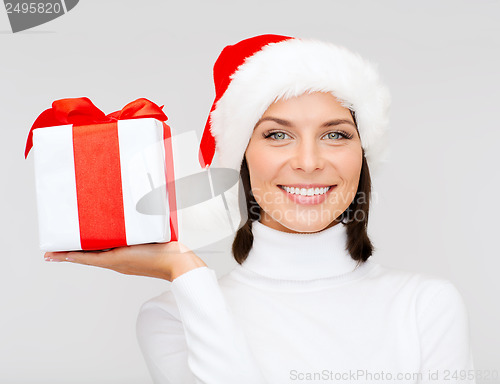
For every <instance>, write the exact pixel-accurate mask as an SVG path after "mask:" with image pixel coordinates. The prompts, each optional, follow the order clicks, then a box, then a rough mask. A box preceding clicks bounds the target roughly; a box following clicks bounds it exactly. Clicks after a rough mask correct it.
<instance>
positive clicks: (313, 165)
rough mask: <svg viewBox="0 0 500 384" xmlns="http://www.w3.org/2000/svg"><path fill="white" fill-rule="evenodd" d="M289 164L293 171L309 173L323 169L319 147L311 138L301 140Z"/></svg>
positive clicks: (322, 157) (323, 162)
mask: <svg viewBox="0 0 500 384" xmlns="http://www.w3.org/2000/svg"><path fill="white" fill-rule="evenodd" d="M290 164H291V166H292V167H293V169H296V170H302V171H304V172H308V173H309V172H314V171H315V170H317V169H323V167H324V165H325V159H324V156H323V154H322V151H321V148H320V146H319V145H318V143H317V142H316V141H315V140H314V139H312V138H311V139H305V140H301V142H300V143H298V145H297V146H296V148H295V152H294V154H293V157H292V159H291V161H290Z"/></svg>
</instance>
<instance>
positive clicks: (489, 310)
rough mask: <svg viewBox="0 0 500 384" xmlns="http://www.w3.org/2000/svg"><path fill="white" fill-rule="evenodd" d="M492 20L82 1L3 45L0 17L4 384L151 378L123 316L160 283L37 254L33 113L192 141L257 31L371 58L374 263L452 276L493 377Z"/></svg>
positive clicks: (214, 263)
mask: <svg viewBox="0 0 500 384" xmlns="http://www.w3.org/2000/svg"><path fill="white" fill-rule="evenodd" d="M499 15H500V2H499V1H498V0H495V1H492V0H489V1H487V0H483V1H475V2H472V1H463V0H462V1H457V0H454V1H428V0H426V1H418V2H407V1H397V0H394V1H389V0H386V1H372V0H366V1H361V0H358V1H350V2H347V1H332V0H324V1H319V0H312V1H308V2H306V1H303V0H302V1H296V0H293V1H292V0H286V1H274V2H270V1H262V0H257V1H255V0H254V1H252V2H244V3H243V2H236V1H201V0H200V1H183V2H180V1H177V2H175V3H174V2H168V1H153V0H142V1H125V0H120V1H117V0H116V1H103V0H85V1H81V2H80V3H79V4H78V6H77V7H75V8H74V9H73V10H72V11H71V12H69V13H68V14H67V15H65V16H63V17H60V18H58V19H56V20H54V21H52V22H50V23H47V24H45V25H42V26H39V27H36V28H34V29H32V30H28V31H25V32H21V33H17V34H12V33H11V31H10V26H9V24H8V19H7V14H6V13H5V11H4V9H0V55H1V56H0V58H1V60H0V129H1V138H0V164H1V165H0V166H1V179H0V180H1V186H2V188H1V189H0V208H1V210H0V212H1V213H0V236H1V239H0V240H1V245H2V251H1V257H2V260H1V268H0V310H1V316H0V383H51V384H56V383H65V384H67V383H96V384H104V383H120V384H128V383H130V384H132V383H148V382H151V380H150V378H149V374H148V372H147V369H146V366H145V364H144V362H143V360H142V355H141V353H140V351H139V348H138V345H137V342H136V338H135V320H136V316H137V313H138V310H139V307H140V305H141V304H142V303H143V302H144V301H146V300H148V299H149V298H151V297H152V296H155V295H157V294H159V293H161V292H162V291H164V290H166V289H168V287H169V283H168V282H166V281H161V280H157V279H150V278H145V277H135V276H126V275H120V274H118V273H116V272H113V271H108V270H100V269H98V268H94V267H86V266H81V265H73V264H68V263H59V264H56V263H52V264H51V263H47V262H45V261H44V260H43V254H42V253H41V252H40V251H39V250H38V237H37V236H38V234H37V233H38V232H37V231H38V228H37V221H36V220H37V218H36V204H35V190H34V174H33V160H32V159H31V158H28V160H26V161H25V160H24V158H23V152H24V145H25V140H26V136H27V133H28V130H29V128H30V126H31V124H32V122H33V121H34V119H35V118H36V117H37V116H38V114H39V113H40V112H41V111H43V110H44V109H46V108H48V107H49V106H50V103H51V102H52V100H55V99H59V98H64V97H79V96H87V97H89V98H91V100H93V101H94V103H95V104H96V105H97V106H98V107H99V108H101V109H102V110H104V111H105V112H111V111H114V110H116V109H119V108H121V107H122V106H124V105H125V104H126V103H128V102H130V101H132V100H134V99H136V98H138V97H146V98H149V99H151V100H153V101H155V102H157V103H159V104H165V111H166V113H167V115H168V116H169V117H170V119H169V123H170V125H171V126H172V127H173V128H174V129H175V130H177V132H180V131H187V130H191V129H195V130H196V131H197V132H198V133H199V137H201V132H202V129H203V126H204V124H205V120H206V117H207V113H208V111H209V109H210V106H211V103H212V100H213V95H214V92H213V84H212V77H211V76H212V64H213V62H214V61H215V59H216V57H217V55H218V53H219V52H220V50H221V49H222V48H223V47H224V46H225V45H226V44H229V43H234V42H237V41H239V40H240V39H243V38H246V37H250V36H253V35H256V34H261V33H278V34H288V35H292V36H298V37H314V38H320V39H324V40H329V41H333V42H336V43H338V44H342V45H345V46H347V47H349V48H350V49H352V50H354V51H358V52H359V53H360V54H362V55H363V56H364V57H366V58H368V59H369V60H371V61H373V62H375V63H378V65H379V68H380V71H381V74H382V76H383V78H384V79H385V81H386V82H387V84H388V85H389V87H390V89H391V91H392V95H393V107H392V119H391V121H392V124H391V125H392V132H391V145H392V156H391V162H390V163H388V164H387V166H386V167H385V168H384V169H383V171H382V172H381V173H379V174H378V175H377V176H376V178H375V180H374V188H375V191H374V200H373V209H372V213H371V218H370V225H369V232H370V235H371V237H372V240H373V242H374V244H375V246H376V248H377V252H376V254H375V256H374V259H375V260H376V261H378V262H380V263H382V264H385V265H389V266H393V267H397V268H401V269H405V270H411V271H418V272H424V273H429V274H434V275H439V276H442V277H445V278H447V279H450V280H451V281H452V282H453V283H454V284H455V285H456V286H457V288H458V289H459V290H460V292H461V293H462V295H463V297H464V300H465V302H466V304H467V307H468V310H469V317H470V325H471V337H472V347H473V351H474V356H475V365H476V368H477V369H480V370H494V369H496V370H500V363H499V359H498V355H499V353H498V346H499V345H500V334H499V330H498V324H500V311H499V308H498V302H499V301H498V297H497V295H498V292H500V289H499V288H500V279H498V270H499V267H500V261H499V259H498V256H499V251H498V249H499V248H498V245H497V244H498V243H497V242H498V238H499V236H498V229H499V225H498V222H499V217H500V208H499V204H498V188H499V186H500V183H499V181H500V180H499V176H498V171H497V167H498V164H499V158H498V157H499V155H498V152H499V151H498V143H499V142H500V133H499V132H500V131H499V123H498V119H497V116H498V105H499V102H500V97H499V91H498V89H499V86H500V76H499V74H498V69H499V68H500V52H499V48H500V46H499V42H500V26H499V24H498V18H499ZM229 246H230V239H228V240H227V241H222V242H220V243H218V244H215V245H214V246H212V247H209V249H207V250H206V251H207V252H200V255H201V256H202V257H203V258H204V259H205V260H206V261H207V263H208V264H209V265H210V266H211V267H213V268H215V269H216V271H217V274H218V275H219V276H220V275H222V274H223V273H225V272H227V271H228V270H229V269H230V268H231V267H232V266H233V265H234V264H233V262H232V261H231V258H230V256H229V255H228V254H227V252H226V253H224V252H223V251H224V250H229ZM216 251H221V252H219V253H217V252H216ZM325 368H328V367H325ZM478 382H481V380H478ZM490 382H492V381H490Z"/></svg>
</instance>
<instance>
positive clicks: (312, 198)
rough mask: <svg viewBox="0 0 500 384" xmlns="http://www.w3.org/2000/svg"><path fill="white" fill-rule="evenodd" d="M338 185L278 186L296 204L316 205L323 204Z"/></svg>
mask: <svg viewBox="0 0 500 384" xmlns="http://www.w3.org/2000/svg"><path fill="white" fill-rule="evenodd" d="M336 186H337V185H336V184H335V185H278V187H279V188H280V189H281V190H282V191H283V192H284V193H285V194H286V195H287V197H288V198H289V199H290V200H292V201H293V202H294V203H297V204H301V205H315V204H321V203H323V202H324V201H325V200H326V198H327V195H328V193H329V192H331V191H332V190H333V189H335V187H336Z"/></svg>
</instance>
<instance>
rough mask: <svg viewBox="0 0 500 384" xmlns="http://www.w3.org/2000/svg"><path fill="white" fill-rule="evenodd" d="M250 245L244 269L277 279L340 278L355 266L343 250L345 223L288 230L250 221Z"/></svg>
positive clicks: (243, 264)
mask: <svg viewBox="0 0 500 384" xmlns="http://www.w3.org/2000/svg"><path fill="white" fill-rule="evenodd" d="M252 232H253V235H254V240H253V246H252V249H251V250H250V253H249V254H248V257H247V258H246V260H245V261H244V262H243V263H242V264H241V267H243V268H244V269H247V270H250V271H252V272H255V273H257V274H259V275H261V276H265V277H269V278H272V279H280V280H293V281H310V280H317V279H325V278H331V277H340V276H342V275H345V274H348V273H349V272H352V271H354V270H355V269H356V264H357V263H356V261H355V260H353V259H352V258H351V256H350V254H349V252H348V251H347V250H346V249H345V247H346V244H347V243H346V242H347V233H346V228H345V225H344V224H342V223H338V224H336V225H334V226H333V227H330V228H327V229H324V230H322V231H320V232H315V233H288V232H282V231H279V230H276V229H273V228H270V227H268V226H266V225H264V224H262V223H260V222H258V221H255V222H253V223H252Z"/></svg>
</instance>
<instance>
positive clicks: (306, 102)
mask: <svg viewBox="0 0 500 384" xmlns="http://www.w3.org/2000/svg"><path fill="white" fill-rule="evenodd" d="M277 113H278V114H279V113H284V114H286V115H288V116H295V117H296V118H299V117H308V116H310V117H320V116H323V115H330V116H332V115H335V116H338V117H344V118H350V120H352V119H351V111H350V110H349V109H348V108H346V107H344V106H343V105H342V102H341V101H340V100H339V99H338V98H337V97H335V96H334V95H332V94H331V93H326V92H311V93H304V94H302V95H300V96H294V97H290V98H281V99H278V100H276V101H275V102H274V103H272V104H271V105H270V106H269V107H268V108H267V110H266V111H265V112H264V114H263V115H262V116H268V115H271V114H277Z"/></svg>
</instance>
